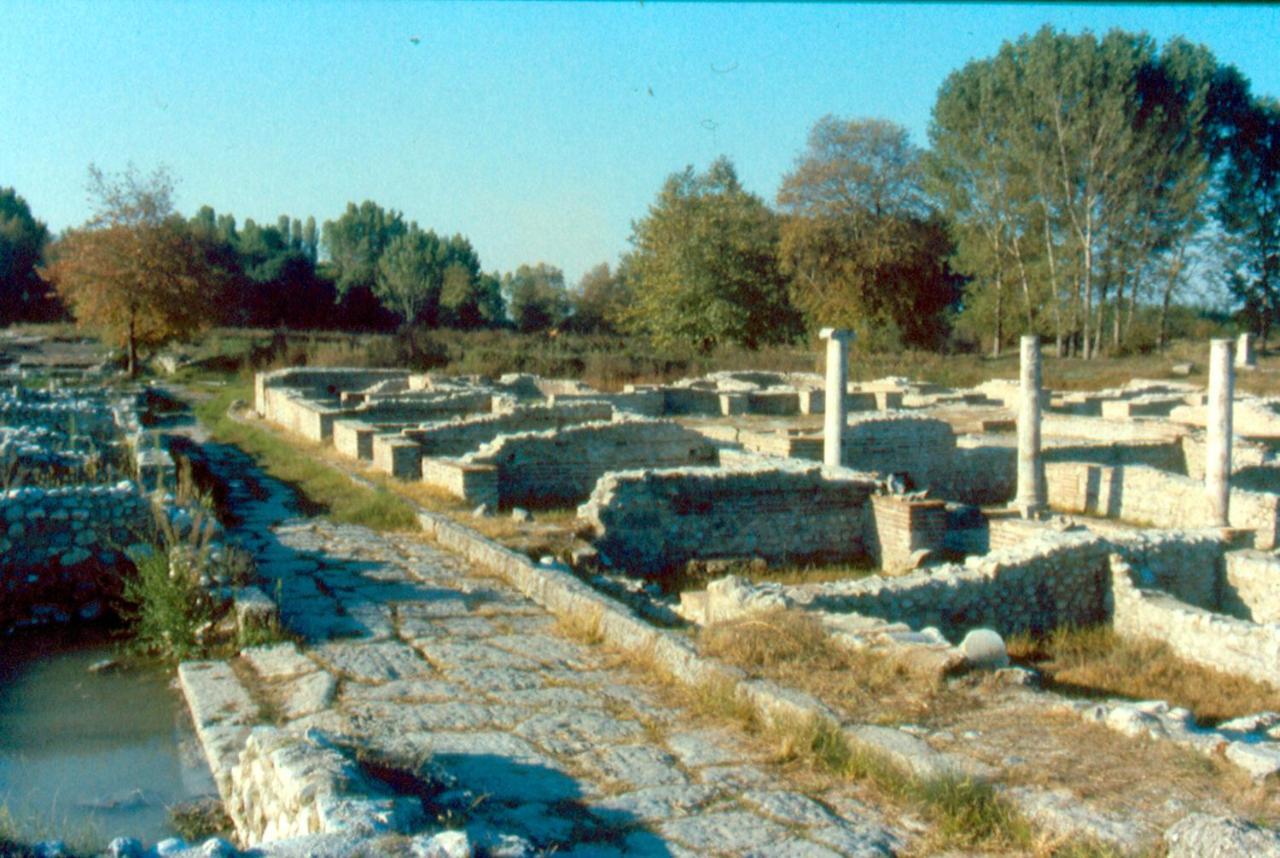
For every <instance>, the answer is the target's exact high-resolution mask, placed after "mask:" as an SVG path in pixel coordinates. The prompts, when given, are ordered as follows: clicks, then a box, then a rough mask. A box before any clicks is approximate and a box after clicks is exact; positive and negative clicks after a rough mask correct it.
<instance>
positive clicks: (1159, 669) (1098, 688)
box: [1008, 626, 1280, 725]
mask: <svg viewBox="0 0 1280 858" xmlns="http://www.w3.org/2000/svg"><path fill="white" fill-rule="evenodd" d="M1008 647H1009V655H1010V656H1011V657H1012V658H1014V659H1015V660H1017V661H1021V662H1023V663H1025V664H1029V665H1031V666H1032V667H1035V668H1036V669H1037V670H1039V671H1040V672H1041V674H1042V675H1043V677H1044V685H1045V687H1046V688H1049V689H1051V690H1053V691H1057V692H1059V693H1062V694H1066V695H1069V696H1077V697H1078V696H1090V697H1127V698H1130V699H1133V700H1153V699H1158V700H1168V701H1169V703H1170V704H1172V705H1174V706H1182V707H1185V708H1187V709H1190V710H1191V711H1192V712H1193V713H1195V716H1196V720H1197V721H1198V722H1199V723H1200V724H1201V725H1212V724H1216V723H1218V722H1219V721H1225V720H1228V719H1231V718H1236V717H1239V716H1241V715H1249V714H1252V713H1255V712H1266V711H1280V692H1277V691H1275V690H1274V689H1272V688H1271V687H1269V686H1267V685H1263V684H1262V683H1259V682H1253V681H1250V680H1248V679H1244V678H1242V677H1236V676H1230V675H1228V674H1225V673H1219V672H1218V671H1216V670H1212V669H1211V668H1207V667H1202V666H1201V665H1198V664H1195V663H1193V662H1189V661H1186V660H1185V659H1182V658H1179V657H1178V656H1177V655H1175V654H1174V653H1173V651H1172V650H1170V649H1169V647H1168V646H1166V645H1165V644H1163V643H1160V642H1158V641H1133V640H1127V639H1125V638H1122V637H1120V636H1119V635H1117V634H1116V633H1115V632H1114V631H1112V630H1111V628H1110V627H1108V626H1091V627H1088V628H1062V629H1058V630H1056V631H1054V632H1053V633H1052V634H1050V635H1048V636H1046V637H1040V638H1036V637H1031V636H1029V635H1018V636H1015V637H1013V638H1011V639H1010V640H1009V641H1008Z"/></svg>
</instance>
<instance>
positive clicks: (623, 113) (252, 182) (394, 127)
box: [0, 0, 1280, 283]
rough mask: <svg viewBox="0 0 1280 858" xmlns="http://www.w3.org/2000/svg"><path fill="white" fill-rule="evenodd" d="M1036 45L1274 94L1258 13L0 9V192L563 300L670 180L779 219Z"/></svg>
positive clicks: (1018, 8) (230, 5)
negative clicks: (349, 222)
mask: <svg viewBox="0 0 1280 858" xmlns="http://www.w3.org/2000/svg"><path fill="white" fill-rule="evenodd" d="M1045 23H1051V24H1053V25H1055V26H1057V27H1059V28H1063V29H1067V30H1069V31H1071V32H1077V31H1079V30H1082V29H1085V28H1089V29H1092V30H1094V31H1105V30H1107V29H1110V28H1112V27H1121V28H1124V29H1128V30H1145V31H1146V32H1149V33H1150V34H1151V35H1153V36H1154V37H1156V38H1157V39H1158V40H1159V41H1160V42H1161V43H1163V42H1164V41H1165V40H1166V39H1168V38H1169V37H1171V36H1173V35H1177V34H1181V35H1185V36H1186V37H1188V38H1189V39H1191V40H1193V41H1196V42H1202V43H1204V44H1206V45H1208V46H1209V47H1210V48H1211V49H1212V50H1213V51H1214V52H1215V53H1216V54H1217V56H1218V58H1219V59H1220V60H1221V61H1224V62H1229V63H1233V64H1235V65H1236V66H1238V67H1239V68H1240V69H1241V71H1243V72H1244V73H1245V75H1247V76H1248V77H1249V78H1250V79H1251V80H1252V82H1253V87H1254V91H1255V92H1263V93H1269V94H1272V95H1280V8H1277V7H1274V6H1248V7H1236V6H1190V7H1189V6H1176V7H1174V6H1096V7H1089V6H1086V7H1077V6H1024V5H977V6H962V5H928V6H923V5H911V6H900V5H889V4H884V5H763V4H746V5H740V4H723V5H699V4H666V3H653V2H646V3H643V4H641V3H617V4H613V3H601V4H588V3H576V4H553V3H495V4H472V3H456V4H454V3H448V4H437V3H430V4H429V3H411V2H394V3H373V2H364V3H355V4H346V3H310V2H305V3H285V2H249V0H239V2H224V3H220V4H217V5H215V4H212V3H178V2H165V3H129V2H100V3H86V4H70V3H59V2H48V0H46V2H38V3H15V2H7V0H0V56H3V57H4V58H5V63H6V71H5V73H4V74H3V75H0V186H3V185H13V186H14V187H16V188H17V190H18V192H19V193H20V194H21V195H23V196H24V197H26V199H27V201H28V202H29V203H30V204H31V207H32V209H33V210H34V211H35V213H36V216H37V217H39V218H41V219H43V220H45V221H46V222H47V223H48V224H49V225H50V227H51V228H52V229H53V230H55V231H57V230H60V229H62V228H64V227H68V226H74V225H78V224H80V223H81V222H83V221H84V220H85V219H86V218H87V217H88V213H89V212H88V205H87V202H86V197H85V191H84V186H85V178H86V172H87V170H86V168H87V166H88V164H89V163H90V162H94V163H96V164H98V166H100V167H102V168H104V169H106V170H109V171H116V170H120V169H123V168H124V167H125V165H126V164H127V163H128V162H130V161H132V162H133V163H135V164H136V165H137V166H138V167H140V168H142V169H144V170H149V169H151V168H153V167H155V166H157V165H159V164H164V165H167V166H168V167H169V168H170V170H171V172H172V173H173V174H174V175H175V176H176V177H177V179H178V180H179V187H178V199H177V202H178V206H179V208H180V209H181V210H182V211H183V212H184V213H186V214H191V213H193V212H194V211H195V210H196V209H197V208H198V207H199V206H200V205H202V204H205V203H207V204H210V205H212V206H213V207H214V208H215V209H216V210H217V211H218V212H220V213H222V212H231V213H233V214H235V215H236V217H237V219H238V220H240V221H243V220H244V219H245V218H246V217H252V218H254V219H255V220H258V221H259V222H267V223H274V222H275V219H276V216H277V215H279V214H282V213H287V214H289V215H290V216H294V217H302V218H305V217H306V216H307V215H314V216H315V217H316V220H317V221H321V222H322V221H324V220H326V219H331V218H334V217H336V216H338V215H339V214H340V213H341V212H342V210H343V208H344V206H345V205H346V203H347V201H349V200H351V201H356V202H359V201H361V200H364V199H373V200H375V201H377V202H378V203H380V204H382V205H383V206H387V207H392V208H396V209H399V210H401V211H403V212H404V213H405V215H406V216H407V217H408V218H411V219H413V220H416V221H418V222H419V223H420V224H421V225H422V226H424V227H432V228H434V229H436V230H437V231H440V232H450V233H452V232H461V233H463V234H465V235H467V236H469V237H470V238H471V240H472V242H473V243H474V244H475V246H476V249H477V250H478V251H479V253H480V256H481V260H482V262H483V264H484V266H485V268H486V269H490V270H492V269H500V270H509V269H512V268H514V267H515V266H517V265H519V264H520V263H521V262H537V261H546V262H549V263H552V264H554V265H558V266H560V267H562V268H563V269H565V272H566V275H567V277H568V278H569V281H570V282H571V283H573V282H576V280H577V278H578V277H579V276H580V275H581V274H582V272H583V271H585V270H586V269H587V268H589V267H591V266H592V265H594V264H596V263H599V262H604V261H609V262H611V263H612V262H614V261H615V260H616V259H617V256H618V254H619V253H620V252H622V251H624V250H625V249H626V248H627V237H628V236H629V234H630V231H631V230H630V225H631V221H632V220H633V219H636V218H639V217H641V216H643V215H644V213H645V211H646V208H647V206H648V205H649V204H650V203H651V202H652V200H653V199H654V196H655V194H656V193H657V191H658V188H659V187H660V185H661V183H662V181H663V179H664V178H665V177H666V176H667V175H668V174H669V173H671V172H673V171H675V170H679V169H681V168H682V167H683V166H684V165H686V164H694V165H695V166H697V167H699V168H701V167H705V166H706V165H707V164H708V163H709V162H710V161H711V160H712V159H713V158H714V157H715V156H717V155H719V154H726V155H728V156H729V157H730V158H732V159H733V161H734V162H735V163H736V165H737V167H738V170H739V174H740V175H741V177H742V179H743V181H744V183H745V184H746V185H747V187H748V188H750V189H751V190H753V191H755V192H756V193H758V194H760V195H761V196H763V197H764V198H765V199H767V200H770V201H772V199H773V197H774V194H775V193H776V191H777V188H778V184H779V180H780V178H781V177H782V175H783V174H784V173H785V172H786V171H787V170H788V169H790V167H791V165H792V164H793V162H794V159H795V157H796V155H797V154H798V153H799V151H800V150H801V149H802V147H803V146H804V141H805V136H806V134H807V132H808V130H809V128H810V126H811V125H812V124H813V122H814V120H816V119H818V118H819V117H821V116H823V115H824V114H827V113H831V114H835V115H837V116H841V117H870V116H876V117H884V118H888V119H891V120H893V121H896V122H899V123H901V124H903V125H905V126H906V127H907V128H908V129H910V131H911V133H912V135H913V136H914V138H915V140H916V142H917V143H920V144H921V145H923V144H924V143H925V129H926V127H927V124H928V120H929V112H930V109H931V107H932V105H933V100H934V96H935V94H936V92H937V89H938V85H939V84H940V83H941V82H942V80H943V79H944V78H945V77H946V75H947V74H948V73H949V72H950V71H952V70H954V69H956V68H958V67H960V66H961V65H963V64H964V63H965V62H967V61H968V60H970V59H974V58H981V57H987V56H991V55H992V54H994V53H995V51H996V50H997V49H998V47H999V45H1000V43H1001V42H1003V41H1004V40H1006V39H1012V38H1016V37H1017V36H1019V35H1021V34H1022V33H1025V32H1031V31H1034V30H1035V29H1037V28H1038V27H1040V26H1041V25H1042V24H1045ZM411 37H419V38H420V42H419V43H418V44H414V43H413V42H411V41H410V38H411Z"/></svg>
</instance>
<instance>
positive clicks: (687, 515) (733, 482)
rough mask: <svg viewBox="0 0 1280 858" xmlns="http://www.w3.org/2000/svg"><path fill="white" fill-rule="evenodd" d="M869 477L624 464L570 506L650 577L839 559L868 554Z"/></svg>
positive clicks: (617, 561) (610, 552) (620, 559)
mask: <svg viewBox="0 0 1280 858" xmlns="http://www.w3.org/2000/svg"><path fill="white" fill-rule="evenodd" d="M875 487H876V482H875V481H874V480H873V479H871V478H869V477H865V476H862V475H853V474H850V475H848V476H837V477H824V476H823V474H822V470H821V469H820V468H806V469H777V468H769V469H755V470H736V471H725V470H709V469H668V470H658V471H625V472H620V473H611V474H607V475H605V476H604V477H603V478H602V479H601V480H600V481H599V483H598V484H597V485H596V487H595V491H593V492H592V493H591V498H590V499H589V500H588V502H587V503H586V504H584V505H583V506H582V507H581V508H580V509H579V512H578V514H579V516H580V517H581V518H583V519H585V520H586V521H588V522H589V523H590V524H591V526H592V528H593V530H594V531H595V534H596V539H595V546H596V548H597V550H598V551H600V553H601V554H602V555H603V556H604V557H606V558H608V560H609V561H610V562H611V563H612V564H613V565H616V566H619V567H622V568H625V569H627V570H628V571H629V572H633V573H636V574H642V575H654V574H659V573H661V572H663V571H666V570H667V569H670V568H673V567H678V566H681V565H683V564H684V563H686V562H687V561H689V560H694V559H711V558H745V557H761V558H764V559H766V560H769V561H771V562H788V561H799V560H810V559H812V560H828V561H839V560H849V559H853V558H859V557H863V556H865V555H867V553H868V550H867V549H868V546H867V542H868V540H867V534H868V530H869V524H868V522H869V519H870V515H871V513H870V506H869V501H868V498H869V497H870V495H871V493H872V491H874V490H875Z"/></svg>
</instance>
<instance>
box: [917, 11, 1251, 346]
mask: <svg viewBox="0 0 1280 858" xmlns="http://www.w3.org/2000/svg"><path fill="white" fill-rule="evenodd" d="M1232 92H1233V86H1232V84H1231V78H1230V76H1229V75H1225V76H1224V74H1223V70H1222V69H1220V68H1219V66H1218V64H1217V62H1216V60H1215V59H1214V58H1213V56H1212V54H1210V53H1209V52H1208V51H1207V50H1206V49H1205V48H1203V47H1200V46H1195V45H1191V44H1189V43H1187V42H1186V41H1184V40H1182V39H1173V40H1171V41H1170V42H1169V43H1167V44H1166V45H1165V47H1164V49H1163V50H1162V51H1160V52H1157V51H1156V48H1155V44H1154V42H1153V41H1152V40H1151V39H1150V38H1149V37H1148V36H1146V35H1144V34H1133V33H1125V32H1122V31H1119V30H1113V31H1111V32H1109V33H1107V34H1106V35H1105V36H1102V37H1101V38H1099V37H1098V36H1095V35H1094V34H1093V33H1089V32H1084V33H1081V34H1079V35H1069V34H1066V33H1060V32H1057V31H1054V30H1053V29H1051V28H1049V27H1045V28H1043V29H1041V30H1040V31H1039V32H1037V33H1036V34H1035V35H1034V36H1024V37H1022V38H1020V39H1018V40H1017V41H1014V42H1006V43H1005V44H1004V45H1003V46H1002V47H1001V48H1000V51H999V52H998V53H997V55H996V56H995V57H993V58H990V59H985V60H978V61H974V62H971V63H969V64H968V65H966V66H965V67H964V68H962V69H959V70H958V71H956V72H953V73H952V74H951V75H950V76H949V77H948V78H947V80H946V81H945V82H944V83H943V85H942V87H941V89H940V90H939V93H938V99H937V102H936V104H935V105H934V109H933V119H932V123H931V125H930V130H929V137H930V142H931V144H932V151H931V153H930V155H929V157H928V158H927V161H926V165H927V172H928V176H929V187H930V190H931V191H932V192H933V194H934V196H935V197H936V198H937V199H938V201H939V203H940V204H941V205H942V207H943V209H944V211H945V213H946V215H947V216H948V218H949V219H950V221H951V223H952V230H953V235H954V237H955V240H956V242H957V254H956V257H955V263H956V265H957V267H958V268H959V270H960V271H962V272H963V273H965V274H967V275H968V276H969V277H970V278H971V280H970V283H969V285H968V288H967V290H966V295H965V301H964V305H965V313H967V314H969V315H971V316H972V315H975V314H980V315H981V316H982V317H983V320H982V324H981V326H982V327H983V328H985V329H987V330H988V331H990V332H991V333H992V337H993V342H992V345H993V348H994V349H995V350H996V351H999V348H1000V345H1001V343H1002V341H1003V340H1004V339H1005V338H1006V332H1008V331H1009V327H1006V319H1008V320H1009V321H1010V322H1013V321H1015V320H1016V327H1017V328H1018V329H1019V330H1023V331H1034V332H1040V333H1052V334H1053V335H1054V336H1055V337H1056V339H1057V341H1058V344H1059V348H1060V350H1062V351H1068V350H1072V349H1074V350H1077V351H1079V352H1080V353H1081V354H1083V355H1084V356H1086V357H1087V356H1090V355H1094V354H1097V353H1098V352H1099V350H1100V348H1101V346H1102V342H1103V337H1104V333H1105V332H1106V328H1107V327H1108V326H1109V327H1110V337H1111V340H1112V346H1113V347H1119V346H1120V344H1121V342H1122V340H1123V338H1124V335H1125V333H1126V332H1127V331H1128V330H1129V327H1130V325H1131V323H1132V321H1133V317H1134V309H1135V307H1136V306H1137V304H1138V303H1139V302H1140V301H1142V300H1144V299H1146V300H1151V299H1153V298H1154V299H1158V300H1161V301H1162V302H1163V305H1164V307H1165V308H1166V309H1167V307H1168V306H1169V303H1170V301H1171V299H1172V297H1173V294H1174V292H1175V290H1176V289H1177V288H1178V287H1179V286H1180V285H1181V283H1182V281H1183V279H1184V277H1185V274H1186V271H1187V257H1188V253H1189V252H1190V250H1191V248H1192V247H1193V246H1194V245H1195V244H1196V243H1197V242H1203V240H1204V238H1205V232H1204V229H1205V225H1206V223H1207V216H1206V215H1207V212H1206V205H1207V200H1208V197H1209V194H1208V186H1209V184H1210V182H1211V180H1212V177H1213V173H1214V164H1215V161H1216V159H1217V158H1219V157H1220V154H1221V147H1220V146H1218V145H1217V144H1216V142H1215V140H1216V138H1217V137H1218V136H1219V135H1220V133H1221V130H1222V124H1221V118H1220V117H1221V115H1222V105H1223V104H1225V103H1226V102H1228V101H1230V100H1231V99H1232V98H1233V97H1235V96H1233V95H1232ZM1162 324H1163V323H1162Z"/></svg>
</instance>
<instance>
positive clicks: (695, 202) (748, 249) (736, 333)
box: [626, 158, 799, 349]
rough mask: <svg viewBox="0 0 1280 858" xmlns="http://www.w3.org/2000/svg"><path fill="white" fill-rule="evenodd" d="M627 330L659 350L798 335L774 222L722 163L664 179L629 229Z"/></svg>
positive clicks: (688, 169)
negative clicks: (631, 296) (631, 291)
mask: <svg viewBox="0 0 1280 858" xmlns="http://www.w3.org/2000/svg"><path fill="white" fill-rule="evenodd" d="M631 244H632V247H633V250H632V251H631V253H630V254H629V255H628V257H627V258H626V264H627V265H628V267H629V269H630V272H631V282H632V284H633V289H634V295H635V300H634V303H633V304H632V307H631V312H630V313H629V314H628V319H627V324H628V327H629V328H630V329H631V330H634V331H638V332H641V333H643V334H645V335H647V336H648V337H649V338H650V340H651V341H652V342H653V343H654V344H655V345H658V346H664V347H665V346H671V345H687V346H695V347H697V348H701V349H710V348H712V347H714V346H716V345H718V344H722V343H736V344H738V345H743V346H746V347H748V348H755V347H757V346H760V345H762V344H764V343H771V342H772V343H776V342H785V341H787V340H789V339H791V338H792V337H794V336H795V335H796V334H797V332H798V331H799V316H798V314H797V313H796V311H795V309H794V308H793V307H792V305H791V302H790V300H789V298H788V295H787V280H786V277H785V276H784V275H783V273H782V270H781V268H780V266H779V264H778V217H777V215H776V214H774V213H773V212H772V211H770V210H769V208H768V207H767V206H766V205H765V204H764V201H763V200H761V199H760V198H759V197H758V196H756V195H755V194H752V193H749V192H747V191H746V190H745V189H744V188H743V187H742V184H741V183H740V182H739V181H738V175H737V171H736V170H735V169H734V167H733V164H732V163H730V162H729V160H728V159H727V158H720V159H719V160H717V161H716V162H714V163H713V164H712V165H711V166H710V167H709V168H708V169H707V171H706V172H705V173H695V172H694V169H693V167H691V166H690V167H686V168H685V169H684V170H683V171H682V172H679V173H674V174H672V175H671V176H670V177H669V178H668V179H667V181H666V182H665V184H664V185H663V187H662V190H661V191H660V192H659V194H658V198H657V200H656V201H655V202H654V203H653V204H652V205H651V206H649V212H648V214H647V215H646V216H645V217H644V218H642V219H641V220H639V221H637V222H636V223H634V224H633V225H632V235H631Z"/></svg>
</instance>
